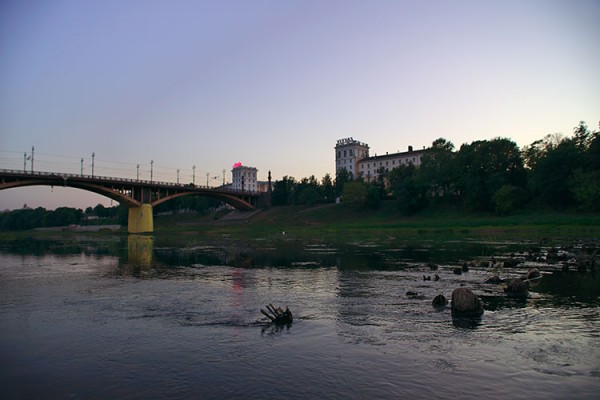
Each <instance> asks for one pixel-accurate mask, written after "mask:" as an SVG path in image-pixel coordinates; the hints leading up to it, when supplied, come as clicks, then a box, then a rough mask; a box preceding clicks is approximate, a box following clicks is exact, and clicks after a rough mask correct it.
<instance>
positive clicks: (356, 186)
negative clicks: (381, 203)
mask: <svg viewBox="0 0 600 400" xmlns="http://www.w3.org/2000/svg"><path fill="white" fill-rule="evenodd" d="M342 201H343V202H344V203H345V204H348V205H349V206H351V207H353V208H356V209H361V208H363V207H364V206H365V204H366V201H367V184H366V183H365V182H362V181H352V182H348V183H346V184H345V185H344V192H343V193H342Z"/></svg>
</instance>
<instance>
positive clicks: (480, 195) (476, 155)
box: [457, 138, 526, 211]
mask: <svg viewBox="0 0 600 400" xmlns="http://www.w3.org/2000/svg"><path fill="white" fill-rule="evenodd" d="M457 171H458V173H459V179H458V180H457V184H458V189H459V192H460V195H461V196H462V198H463V200H464V202H465V204H466V205H467V206H468V207H470V208H473V209H475V210H481V211H487V210H492V209H493V204H492V196H493V195H494V193H496V191H497V190H498V189H500V188H501V187H502V186H504V185H512V186H517V187H524V185H525V182H526V172H525V168H524V166H523V159H522V158H521V152H520V151H519V148H518V147H517V145H516V144H515V143H514V142H513V141H511V140H509V139H505V138H496V139H492V140H489V141H488V140H480V141H475V142H473V143H471V144H464V145H462V146H461V148H460V150H459V152H458V154H457Z"/></svg>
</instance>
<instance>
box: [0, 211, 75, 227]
mask: <svg viewBox="0 0 600 400" xmlns="http://www.w3.org/2000/svg"><path fill="white" fill-rule="evenodd" d="M83 220H84V214H83V211H82V210H79V209H75V208H69V207H60V208H57V209H56V210H54V211H46V209H45V208H42V207H38V208H36V209H35V210H33V209H30V208H25V209H21V210H13V211H6V212H3V213H0V229H1V230H10V231H20V230H26V229H33V228H42V227H54V226H66V225H74V224H81V223H82V222H83Z"/></svg>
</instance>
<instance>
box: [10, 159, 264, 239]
mask: <svg viewBox="0 0 600 400" xmlns="http://www.w3.org/2000/svg"><path fill="white" fill-rule="evenodd" d="M269 182H270V178H269ZM36 185H45V186H64V187H72V188H77V189H83V190H87V191H90V192H94V193H97V194H100V195H104V196H106V197H108V198H110V199H112V200H115V201H118V202H119V203H120V204H123V205H125V206H127V208H128V220H127V230H128V232H129V233H150V232H153V231H154V219H153V215H152V207H154V206H156V205H159V204H161V203H164V202H166V201H169V200H172V199H175V198H177V197H182V196H190V195H196V196H207V197H212V198H215V199H218V200H221V201H222V202H224V203H227V204H230V205H231V206H233V207H235V208H237V209H238V210H254V209H255V208H257V207H258V206H259V205H260V203H261V201H262V202H263V203H264V202H268V200H266V199H267V197H266V196H265V193H259V192H249V191H243V190H241V191H240V190H231V189H226V188H224V187H208V186H204V187H203V186H199V185H194V184H178V183H171V182H155V181H152V180H150V181H148V180H140V179H128V178H114V177H106V176H93V175H83V174H79V175H77V174H67V173H59V172H38V171H31V172H27V171H23V170H21V171H18V170H9V169H0V190H2V189H10V188H17V187H23V186H36ZM269 187H270V185H269ZM264 205H268V203H265V204H264Z"/></svg>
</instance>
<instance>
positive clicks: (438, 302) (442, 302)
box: [431, 294, 448, 308]
mask: <svg viewBox="0 0 600 400" xmlns="http://www.w3.org/2000/svg"><path fill="white" fill-rule="evenodd" d="M431 305H432V306H433V307H434V308H442V307H446V306H447V305H448V300H447V299H446V298H445V297H444V295H443V294H438V295H437V296H435V297H434V298H433V301H432V302H431Z"/></svg>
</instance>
